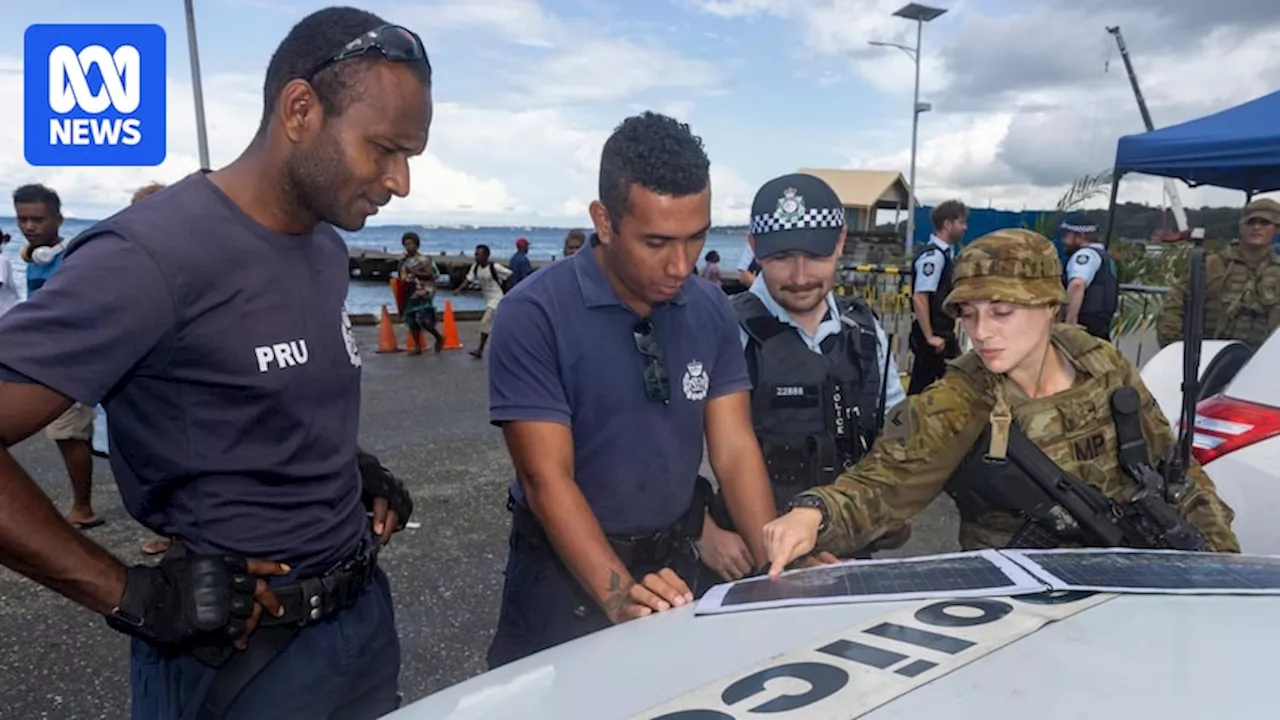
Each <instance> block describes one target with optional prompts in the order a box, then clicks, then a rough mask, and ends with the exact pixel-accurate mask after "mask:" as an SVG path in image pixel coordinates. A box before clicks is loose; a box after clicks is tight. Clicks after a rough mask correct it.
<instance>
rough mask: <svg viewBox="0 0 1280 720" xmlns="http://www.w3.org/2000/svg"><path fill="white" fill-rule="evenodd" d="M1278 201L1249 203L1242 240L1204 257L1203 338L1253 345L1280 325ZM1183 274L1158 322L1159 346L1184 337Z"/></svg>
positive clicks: (1279, 224)
mask: <svg viewBox="0 0 1280 720" xmlns="http://www.w3.org/2000/svg"><path fill="white" fill-rule="evenodd" d="M1278 227H1280V203H1277V202H1276V201H1275V200H1271V199H1269V198H1263V199H1260V200H1254V201H1253V202H1251V203H1249V204H1248V205H1247V206H1246V207H1245V209H1244V214H1243V215H1242V216H1241V218H1240V242H1238V243H1234V244H1232V245H1230V246H1228V247H1227V248H1226V249H1224V250H1223V251H1222V252H1220V253H1217V254H1214V255H1210V256H1209V257H1207V258H1205V277H1204V280H1205V288H1204V290H1205V295H1204V338H1205V339H1206V340H1239V341H1240V342H1243V343H1244V344H1246V345H1248V346H1249V347H1251V348H1253V349H1254V350H1257V349H1258V347H1259V346H1260V345H1262V343H1263V342H1265V341H1266V339H1267V337H1268V336H1270V335H1271V332H1272V331H1273V330H1275V329H1276V326H1277V325H1280V257H1278V256H1277V255H1276V253H1275V251H1274V245H1273V243H1274V241H1275V237H1276V229H1277V228H1278ZM1186 294H1187V280H1186V279H1185V278H1184V279H1183V281H1182V282H1181V283H1180V284H1178V285H1177V286H1176V287H1174V288H1173V292H1170V293H1169V296H1168V298H1166V300H1165V303H1164V308H1163V310H1162V311H1161V313H1160V320H1159V323H1158V324H1157V326H1156V337H1157V339H1158V340H1159V342H1160V347H1164V346H1165V345H1168V344H1169V343H1172V342H1176V341H1178V340H1181V339H1182V317H1183V309H1182V302H1183V298H1184V297H1186Z"/></svg>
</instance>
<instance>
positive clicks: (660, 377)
mask: <svg viewBox="0 0 1280 720" xmlns="http://www.w3.org/2000/svg"><path fill="white" fill-rule="evenodd" d="M631 337H633V338H634V339H635V341H636V350H639V351H640V354H641V355H644V356H645V358H646V359H647V360H648V364H646V365H645V367H644V396H645V397H646V398H648V399H649V400H652V401H653V402H660V403H667V402H668V401H669V398H670V395H671V384H670V383H669V382H668V380H667V364H666V363H665V362H663V360H662V345H661V344H659V343H658V333H657V332H656V331H655V330H654V327H653V322H652V321H650V320H649V319H648V318H645V319H644V320H641V321H640V322H638V323H636V324H635V325H633V326H632V327H631Z"/></svg>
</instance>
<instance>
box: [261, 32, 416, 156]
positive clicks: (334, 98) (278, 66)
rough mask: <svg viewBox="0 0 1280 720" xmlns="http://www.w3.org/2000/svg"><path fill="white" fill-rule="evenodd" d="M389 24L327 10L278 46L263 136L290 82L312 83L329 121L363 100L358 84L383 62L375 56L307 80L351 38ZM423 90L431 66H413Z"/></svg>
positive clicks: (265, 96)
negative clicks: (370, 69) (376, 65)
mask: <svg viewBox="0 0 1280 720" xmlns="http://www.w3.org/2000/svg"><path fill="white" fill-rule="evenodd" d="M386 24H388V23H387V21H386V20H383V19H382V18H381V17H379V16H377V15H374V14H373V13H371V12H365V11H364V10H357V9H356V8H351V7H329V8H325V9H323V10H318V11H316V12H313V13H311V14H310V15H308V16H306V17H304V18H303V19H302V20H299V21H298V24H296V25H294V26H293V28H292V29H291V30H290V31H289V34H288V35H287V36H285V38H284V40H282V41H281V42H280V45H279V47H277V48H276V51H275V52H274V53H273V54H272V55H271V62H270V63H269V64H268V65H267V77H266V81H265V83H264V84H263V88H262V101H263V109H262V122H261V124H260V125H259V127H258V133H259V134H261V133H262V131H263V130H265V129H266V127H267V121H268V120H269V119H270V118H271V113H272V112H273V111H274V110H275V102H276V98H278V97H280V93H281V92H282V91H283V90H284V87H285V85H288V84H289V83H290V82H291V81H293V80H296V79H299V78H302V79H306V80H307V81H308V82H310V83H311V87H312V88H314V89H315V92H316V96H317V97H318V98H319V100H320V106H321V107H323V108H324V112H325V115H326V116H333V117H337V116H338V115H340V114H341V113H342V111H343V110H345V109H346V108H347V106H348V105H350V103H351V102H352V101H353V100H356V99H358V98H359V97H360V92H361V85H362V83H361V82H360V80H361V79H362V78H363V76H364V73H365V72H366V71H367V70H368V69H369V68H370V67H371V66H372V65H373V64H374V63H375V62H378V61H380V60H381V59H382V55H380V54H378V53H376V52H371V53H368V54H366V55H364V56H361V57H358V58H353V59H350V60H346V61H343V62H340V63H336V64H333V65H330V66H329V67H326V68H324V69H323V70H321V71H320V72H318V73H316V74H315V77H312V78H308V77H307V74H308V73H310V72H311V71H312V69H313V68H314V67H316V66H317V65H319V64H320V63H322V62H324V61H325V59H327V58H329V57H331V56H332V55H333V54H334V53H336V52H337V51H338V50H340V49H341V48H342V46H343V45H346V44H347V43H349V42H351V40H352V39H353V38H357V37H359V36H360V35H362V34H364V33H367V32H369V31H370V30H374V29H376V28H378V27H381V26H383V25H386ZM414 69H415V71H417V72H418V76H419V79H420V80H422V82H423V84H430V83H431V62H430V60H428V61H427V62H426V63H425V67H418V66H416V65H415V66H414Z"/></svg>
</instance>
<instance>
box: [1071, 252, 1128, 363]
mask: <svg viewBox="0 0 1280 720" xmlns="http://www.w3.org/2000/svg"><path fill="white" fill-rule="evenodd" d="M1081 250H1089V251H1092V252H1094V253H1096V254H1097V255H1098V258H1099V259H1100V260H1102V267H1100V268H1098V272H1097V274H1096V275H1094V276H1093V282H1091V283H1089V286H1088V287H1087V288H1085V290H1084V300H1083V301H1082V302H1081V303H1080V316H1079V318H1078V319H1079V321H1080V324H1081V325H1083V326H1084V329H1085V330H1088V331H1089V334H1090V335H1092V336H1094V337H1098V338H1102V339H1103V340H1108V341H1109V340H1111V318H1112V317H1114V316H1115V314H1116V309H1117V308H1118V307H1119V305H1120V280H1119V278H1117V277H1116V274H1115V272H1114V271H1113V270H1112V268H1111V257H1110V256H1109V255H1107V251H1106V250H1105V249H1103V248H1100V247H1097V246H1094V245H1087V246H1085V247H1083V248H1081ZM1068 262H1070V261H1069V260H1068ZM1067 283H1068V279H1067V268H1063V270H1062V285H1063V287H1066V286H1067Z"/></svg>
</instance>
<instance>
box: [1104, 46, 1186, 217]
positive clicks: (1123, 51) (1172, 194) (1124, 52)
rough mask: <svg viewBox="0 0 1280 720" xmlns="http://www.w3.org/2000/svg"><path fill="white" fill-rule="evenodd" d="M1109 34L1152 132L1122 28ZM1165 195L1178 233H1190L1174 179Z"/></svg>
mask: <svg viewBox="0 0 1280 720" xmlns="http://www.w3.org/2000/svg"><path fill="white" fill-rule="evenodd" d="M1107 32H1109V33H1111V34H1112V35H1115V36H1116V45H1118V46H1119V47H1120V59H1122V60H1124V68H1125V70H1126V71H1128V73H1129V84H1130V85H1132V86H1133V95H1134V97H1136V98H1137V99H1138V111H1139V112H1141V113H1142V122H1143V123H1144V124H1145V125H1146V126H1147V132H1151V131H1152V130H1155V129H1156V127H1155V124H1154V123H1152V122H1151V111H1150V110H1147V101H1146V99H1145V98H1143V97H1142V88H1140V87H1138V76H1137V74H1136V73H1134V71H1133V61H1131V60H1130V59H1129V49H1128V48H1127V47H1125V44H1124V36H1123V35H1121V34H1120V26H1119V25H1115V26H1112V27H1108V28H1107ZM1164 194H1165V197H1166V198H1168V200H1169V206H1170V208H1171V209H1172V210H1173V219H1174V220H1175V221H1176V222H1177V223H1178V232H1179V233H1186V232H1187V231H1188V225H1187V211H1186V210H1185V209H1183V207H1182V197H1181V196H1179V195H1178V188H1177V186H1175V185H1174V184H1173V179H1172V178H1165V181H1164Z"/></svg>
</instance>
